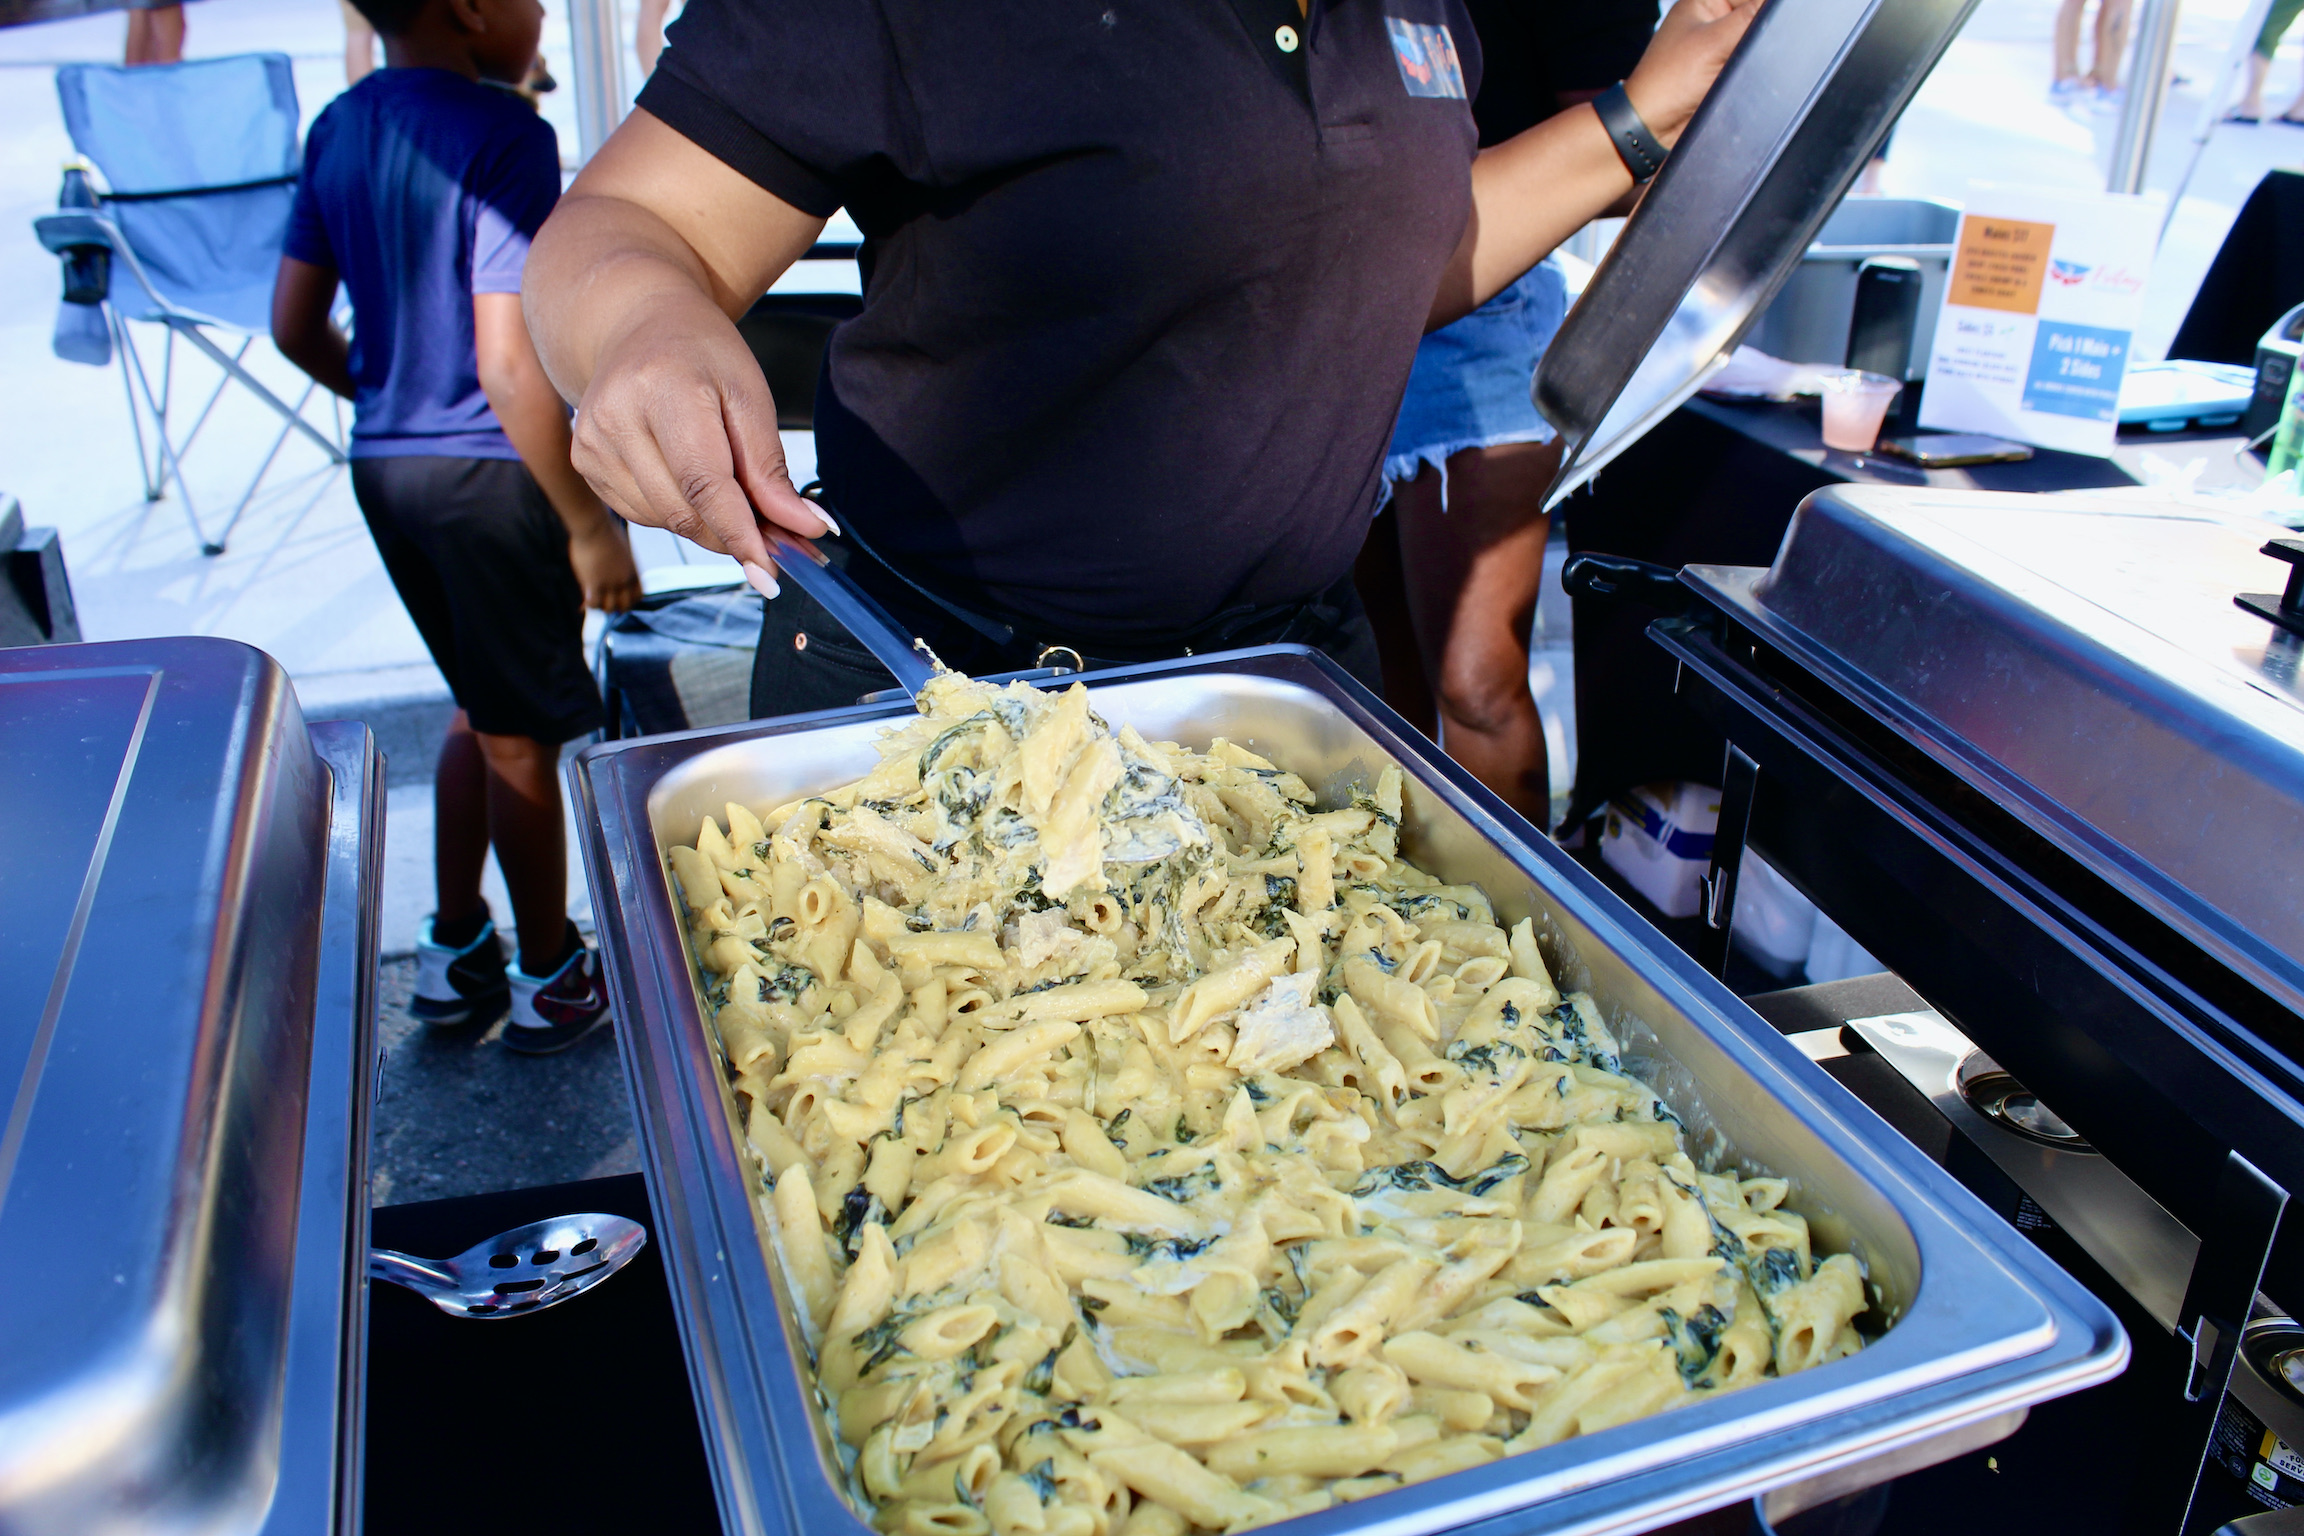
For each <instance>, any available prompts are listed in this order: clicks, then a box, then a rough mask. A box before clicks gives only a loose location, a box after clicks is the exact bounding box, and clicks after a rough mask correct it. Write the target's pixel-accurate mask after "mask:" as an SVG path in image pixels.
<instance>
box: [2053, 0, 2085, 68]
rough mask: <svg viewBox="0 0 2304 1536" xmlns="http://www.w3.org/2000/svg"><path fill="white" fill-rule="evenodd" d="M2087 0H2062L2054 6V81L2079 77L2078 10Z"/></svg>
mask: <svg viewBox="0 0 2304 1536" xmlns="http://www.w3.org/2000/svg"><path fill="white" fill-rule="evenodd" d="M2086 5H2087V0H2063V4H2061V5H2059V6H2057V7H2056V32H2055V38H2056V41H2055V55H2056V63H2055V69H2056V82H2057V83H2058V84H2059V85H2061V84H2062V83H2063V82H2065V81H2067V80H2077V79H2079V78H2080V12H2081V11H2082V9H2084V8H2085V6H2086Z"/></svg>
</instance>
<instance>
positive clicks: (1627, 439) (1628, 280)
mask: <svg viewBox="0 0 2304 1536" xmlns="http://www.w3.org/2000/svg"><path fill="white" fill-rule="evenodd" d="M1974 6H1975V0H1895V3H1893V4H1891V3H1890V0H1865V3H1863V4H1860V5H1857V6H1853V7H1852V6H1850V5H1848V4H1847V3H1846V0H1768V4H1767V5H1766V6H1764V7H1763V8H1762V9H1761V11H1760V14H1759V15H1758V16H1757V17H1756V18H1755V19H1754V20H1753V23H1752V30H1751V31H1750V33H1748V34H1747V35H1746V37H1745V39H1744V42H1743V45H1742V46H1741V47H1739V48H1738V49H1737V50H1736V54H1735V57H1733V58H1731V59H1730V60H1729V61H1728V66H1727V68H1726V69H1724V70H1722V71H1721V73H1720V78H1719V80H1718V82H1717V83H1715V84H1714V86H1713V87H1712V92H1711V94H1710V96H1708V97H1707V98H1706V99H1705V102H1704V105H1703V107H1702V108H1700V109H1699V110H1698V112H1697V114H1696V117H1695V120H1694V121H1693V122H1691V123H1690V124H1689V126H1688V130H1687V131H1686V132H1685V133H1684V134H1682V135H1681V138H1680V142H1679V143H1678V144H1677V145H1676V146H1675V147H1674V148H1673V151H1672V155H1671V158H1670V159H1668V160H1667V161H1666V162H1665V165H1664V169H1663V170H1662V171H1661V172H1659V173H1658V174H1657V177H1656V179H1655V181H1654V182H1653V183H1651V184H1650V186H1649V188H1648V191H1647V195H1646V196H1644V197H1643V198H1642V199H1641V201H1640V206H1639V208H1638V210H1637V211H1635V212H1634V214H1633V215H1632V217H1631V219H1630V220H1629V221H1627V222H1626V224H1625V226H1624V230H1623V233H1622V234H1621V235H1620V236H1618V238H1617V240H1616V243H1615V245H1614V246H1613V247H1611V248H1610V250H1609V252H1608V255H1607V257H1606V258H1605V259H1604V260H1603V261H1602V262H1601V263H1600V269H1599V271H1597V272H1596V273H1594V274H1593V277H1592V281H1591V283H1590V284H1589V285H1588V286H1587V287H1586V288H1585V290H1584V293H1583V296H1582V297H1581V298H1579V299H1578V300H1577V301H1576V306H1575V308H1573V309H1572V310H1570V311H1569V312H1568V318H1567V320H1566V322H1565V323H1563V324H1562V325H1561V327H1560V332H1559V334H1558V335H1557V336H1555V337H1554V338H1553V340H1552V344H1551V346H1550V347H1549V348H1548V349H1547V350H1546V351H1545V354H1544V361H1543V364H1542V365H1541V367H1539V369H1538V370H1537V374H1536V384H1535V398H1536V405H1537V408H1538V409H1539V410H1541V411H1542V412H1543V413H1544V415H1545V417H1546V418H1547V419H1549V420H1550V421H1551V423H1552V424H1553V425H1554V426H1555V427H1557V428H1559V429H1560V432H1561V435H1562V436H1563V437H1565V438H1566V439H1567V443H1568V454H1567V457H1566V459H1565V460H1564V461H1563V462H1562V464H1561V466H1560V473H1559V476H1558V477H1557V478H1556V479H1555V480H1554V481H1553V483H1552V489H1551V491H1550V492H1549V493H1548V495H1547V498H1546V500H1547V505H1549V504H1552V503H1556V502H1558V501H1559V500H1560V499H1561V498H1562V497H1565V496H1566V495H1567V494H1568V493H1569V492H1570V491H1573V490H1574V489H1575V488H1576V487H1577V486H1579V485H1582V484H1583V483H1584V482H1585V481H1587V480H1589V479H1591V478H1592V476H1594V475H1595V474H1597V473H1599V471H1600V469H1601V467H1602V466H1603V465H1605V464H1606V463H1607V462H1608V461H1609V460H1610V459H1613V458H1614V457H1616V455H1618V454H1619V453H1622V452H1623V451H1624V450H1625V449H1627V448H1629V447H1631V446H1632V444H1634V443H1636V442H1638V441H1639V440H1640V439H1641V438H1642V437H1643V436H1645V435H1646V434H1647V432H1648V430H1649V429H1650V428H1651V427H1653V426H1655V425H1656V423H1658V422H1659V421H1662V420H1663V419H1664V418H1665V417H1666V416H1668V415H1670V414H1671V413H1672V412H1673V411H1675V410H1677V409H1679V407H1680V405H1681V403H1682V402H1684V401H1685V400H1687V398H1688V397H1689V396H1690V395H1692V394H1694V393H1695V392H1696V391H1697V390H1698V389H1699V388H1701V387H1702V386H1703V384H1704V381H1705V380H1707V379H1709V378H1710V377H1711V376H1712V375H1713V374H1714V373H1716V372H1718V371H1719V368H1720V366H1721V365H1722V364H1723V363H1725V362H1726V361H1727V359H1728V354H1729V353H1730V352H1732V351H1734V350H1735V347H1736V343H1737V342H1738V341H1739V340H1740V339H1742V337H1743V335H1744V333H1745V332H1746V331H1747V330H1748V329H1750V328H1751V325H1752V322H1753V321H1754V320H1755V319H1757V318H1758V317H1759V314H1760V312H1761V311H1762V310H1763V309H1765V308H1767V305H1768V301H1769V300H1770V299H1772V298H1774V297H1775V296H1776V290H1777V289H1779V288H1781V287H1782V286H1783V285H1784V280H1785V279H1786V278H1788V277H1789V276H1791V274H1792V269H1793V268H1794V267H1795V266H1797V265H1798V264H1799V261H1800V256H1801V253H1802V252H1803V251H1805V250H1807V248H1808V245H1809V242H1810V241H1812V240H1814V239H1815V238H1816V232H1817V231H1818V230H1819V229H1821V228H1822V227H1823V224H1824V220H1825V218H1826V216H1827V215H1829V214H1830V213H1831V212H1832V210H1833V208H1834V207H1835V206H1836V205H1837V204H1838V203H1839V201H1840V199H1841V197H1842V196H1843V195H1844V194H1845V193H1846V192H1847V190H1848V188H1849V187H1850V186H1851V185H1852V184H1853V183H1854V182H1855V180H1856V173H1857V172H1858V171H1860V170H1862V169H1863V166H1864V162H1865V161H1866V160H1867V159H1869V158H1870V157H1871V154H1872V151H1873V149H1874V147H1875V146H1876V145H1878V144H1879V143H1880V141H1881V139H1882V138H1883V137H1884V136H1885V135H1886V134H1887V132H1888V130H1889V128H1890V127H1891V126H1892V125H1893V124H1894V123H1895V121H1896V119H1897V117H1898V116H1899V115H1900V114H1901V113H1902V112H1903V110H1904V108H1905V106H1906V105H1907V104H1908V103H1909V102H1910V101H1911V99H1912V95H1913V93H1914V92H1916V91H1917V90H1919V88H1920V83H1921V81H1923V80H1925V79H1926V78H1927V77H1928V72H1929V71H1930V70H1931V69H1933V68H1935V65H1936V60H1937V59H1938V58H1939V57H1941V56H1942V55H1943V52H1944V49H1945V48H1946V46H1948V45H1949V44H1950V43H1951V41H1952V39H1953V37H1954V36H1956V35H1957V34H1958V32H1959V30H1960V25H1961V23H1962V22H1964V21H1965V20H1967V17H1968V13H1969V11H1970V10H1972V9H1973V8H1974Z"/></svg>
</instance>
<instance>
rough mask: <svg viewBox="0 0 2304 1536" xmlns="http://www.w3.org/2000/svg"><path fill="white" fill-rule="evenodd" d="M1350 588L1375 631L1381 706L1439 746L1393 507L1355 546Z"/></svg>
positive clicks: (1396, 509)
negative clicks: (1355, 561) (1381, 681)
mask: <svg viewBox="0 0 2304 1536" xmlns="http://www.w3.org/2000/svg"><path fill="white" fill-rule="evenodd" d="M1394 489H1395V490H1397V489H1398V487H1397V486H1395V487H1394ZM1352 585H1353V586H1355V587H1357V588H1358V589H1359V591H1360V603H1361V606H1362V607H1364V608H1366V609H1367V610H1368V624H1369V627H1370V628H1372V629H1374V630H1375V631H1376V654H1377V655H1378V657H1379V658H1381V659H1382V661H1383V663H1384V702H1385V703H1387V704H1389V705H1391V706H1392V707H1393V708H1394V709H1396V710H1398V711H1399V712H1400V716H1401V718H1402V719H1404V720H1406V721H1407V722H1408V723H1409V724H1410V725H1412V726H1414V727H1416V729H1418V730H1420V731H1422V732H1423V733H1424V734H1425V735H1426V736H1429V737H1431V738H1432V739H1433V740H1434V741H1438V740H1439V739H1440V716H1439V713H1438V711H1437V710H1435V708H1434V707H1433V704H1432V685H1431V684H1430V683H1428V682H1426V681H1425V679H1424V655H1423V652H1422V651H1421V650H1420V649H1419V648H1418V647H1417V644H1416V627H1415V624H1414V622H1413V621H1412V620H1411V619H1410V618H1409V617H1408V583H1407V580H1406V578H1404V577H1403V576H1402V575H1401V574H1400V509H1399V506H1398V505H1397V503H1395V504H1393V505H1391V506H1387V507H1386V508H1385V509H1384V510H1383V511H1382V512H1380V513H1378V514H1377V515H1376V520H1375V521H1374V522H1373V523H1371V524H1370V525H1369V528H1368V542H1367V543H1365V544H1363V545H1361V546H1360V560H1359V563H1358V564H1357V565H1355V566H1353V567H1352Z"/></svg>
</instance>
